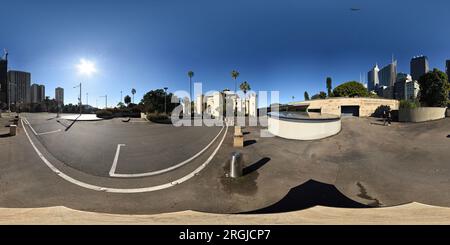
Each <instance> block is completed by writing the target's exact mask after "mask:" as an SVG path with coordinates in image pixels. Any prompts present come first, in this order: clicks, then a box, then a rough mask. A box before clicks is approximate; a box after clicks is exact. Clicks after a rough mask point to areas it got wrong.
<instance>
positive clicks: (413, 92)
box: [406, 80, 420, 100]
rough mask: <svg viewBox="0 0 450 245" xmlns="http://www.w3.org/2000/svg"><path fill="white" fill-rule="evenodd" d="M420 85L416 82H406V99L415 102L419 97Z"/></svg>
mask: <svg viewBox="0 0 450 245" xmlns="http://www.w3.org/2000/svg"><path fill="white" fill-rule="evenodd" d="M419 91H420V85H419V82H417V81H415V80H414V81H408V82H407V83H406V99H407V100H415V99H417V96H418V95H419Z"/></svg>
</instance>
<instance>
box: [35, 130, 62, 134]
mask: <svg viewBox="0 0 450 245" xmlns="http://www.w3.org/2000/svg"><path fill="white" fill-rule="evenodd" d="M58 132H61V129H58V130H54V131H50V132H44V133H38V134H37V135H46V134H53V133H58Z"/></svg>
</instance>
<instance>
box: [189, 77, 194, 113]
mask: <svg viewBox="0 0 450 245" xmlns="http://www.w3.org/2000/svg"><path fill="white" fill-rule="evenodd" d="M193 76H194V72H193V71H188V77H189V100H190V101H191V104H192V101H194V98H192V77H193ZM193 110H194V108H193V106H191V115H192V112H193Z"/></svg>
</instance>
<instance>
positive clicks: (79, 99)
mask: <svg viewBox="0 0 450 245" xmlns="http://www.w3.org/2000/svg"><path fill="white" fill-rule="evenodd" d="M78 87H79V88H80V97H79V98H78V101H79V104H80V115H81V112H82V111H81V108H82V103H81V83H80V84H79V85H77V86H75V87H73V88H78Z"/></svg>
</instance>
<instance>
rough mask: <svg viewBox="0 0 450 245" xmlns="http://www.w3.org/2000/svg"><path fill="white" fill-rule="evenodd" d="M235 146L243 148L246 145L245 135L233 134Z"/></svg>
mask: <svg viewBox="0 0 450 245" xmlns="http://www.w3.org/2000/svg"><path fill="white" fill-rule="evenodd" d="M233 147H236V148H243V147H244V135H242V134H240V135H236V134H235V135H233Z"/></svg>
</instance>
